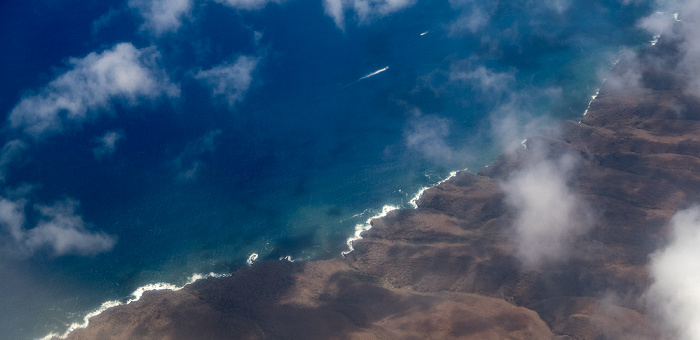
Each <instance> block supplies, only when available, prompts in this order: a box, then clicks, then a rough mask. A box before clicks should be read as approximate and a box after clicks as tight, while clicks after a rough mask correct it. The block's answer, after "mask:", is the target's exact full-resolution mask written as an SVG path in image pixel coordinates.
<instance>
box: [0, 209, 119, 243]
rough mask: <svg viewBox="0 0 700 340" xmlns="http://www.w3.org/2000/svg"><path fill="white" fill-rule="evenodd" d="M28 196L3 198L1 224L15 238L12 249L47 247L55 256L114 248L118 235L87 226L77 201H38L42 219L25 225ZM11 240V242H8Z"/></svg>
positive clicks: (0, 212) (0, 211) (0, 213)
mask: <svg viewBox="0 0 700 340" xmlns="http://www.w3.org/2000/svg"><path fill="white" fill-rule="evenodd" d="M26 204H27V200H26V199H17V200H10V199H7V198H0V227H2V230H3V232H4V234H6V235H9V236H10V237H11V239H12V242H9V244H11V247H12V250H13V251H15V252H18V253H20V254H22V255H29V256H31V255H32V254H34V253H36V252H38V251H48V252H49V253H50V254H51V255H53V256H64V255H95V254H98V253H102V252H106V251H109V250H111V249H112V248H113V247H114V244H115V243H116V238H115V237H113V236H110V235H107V234H105V233H103V232H94V231H90V230H88V228H87V226H86V224H85V222H84V221H83V218H82V217H81V216H80V215H78V214H77V213H76V210H77V208H78V205H79V204H78V202H77V201H75V200H72V199H65V200H62V201H58V202H55V203H54V204H52V205H35V206H34V210H35V211H36V212H37V213H38V217H39V221H38V222H37V224H36V225H35V226H34V227H33V228H31V229H26V224H27V215H26V212H25V206H26ZM5 243H6V244H8V242H5Z"/></svg>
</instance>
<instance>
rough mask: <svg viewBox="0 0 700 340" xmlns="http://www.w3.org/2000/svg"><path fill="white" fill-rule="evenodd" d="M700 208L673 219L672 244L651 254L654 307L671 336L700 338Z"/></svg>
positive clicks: (650, 295)
mask: <svg viewBox="0 0 700 340" xmlns="http://www.w3.org/2000/svg"><path fill="white" fill-rule="evenodd" d="M698 259H700V207H697V206H695V207H692V208H689V209H686V210H682V211H679V212H677V213H676V214H675V215H674V216H673V218H672V219H671V235H670V242H669V244H668V245H667V246H666V247H665V248H664V249H662V250H660V251H658V252H656V253H655V254H653V255H652V257H651V263H650V267H649V269H650V272H651V275H652V277H653V280H654V282H653V284H652V285H651V287H650V288H649V291H648V292H647V301H648V302H649V304H650V308H649V309H650V310H651V311H652V312H656V313H658V316H659V317H660V318H661V319H662V320H663V322H664V326H665V327H666V328H667V331H669V332H671V333H672V336H671V337H670V338H673V339H681V340H696V339H700V261H698Z"/></svg>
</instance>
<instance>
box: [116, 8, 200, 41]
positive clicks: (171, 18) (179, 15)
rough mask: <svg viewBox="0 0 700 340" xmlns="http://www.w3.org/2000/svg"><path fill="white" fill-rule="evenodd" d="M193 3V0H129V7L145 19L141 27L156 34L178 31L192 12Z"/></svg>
mask: <svg viewBox="0 0 700 340" xmlns="http://www.w3.org/2000/svg"><path fill="white" fill-rule="evenodd" d="M192 4H193V0H129V7H131V8H134V9H136V10H137V11H138V12H139V14H140V15H141V17H143V19H144V23H143V25H142V26H141V29H143V30H147V31H149V32H150V33H151V34H152V35H154V36H160V35H162V34H163V33H167V32H175V31H177V30H178V29H179V28H180V26H182V19H183V18H184V17H186V16H188V15H190V13H191V12H192Z"/></svg>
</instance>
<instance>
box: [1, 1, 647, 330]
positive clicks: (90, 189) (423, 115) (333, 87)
mask: <svg viewBox="0 0 700 340" xmlns="http://www.w3.org/2000/svg"><path fill="white" fill-rule="evenodd" d="M161 2H163V3H166V1H158V0H153V1H142V2H141V3H161ZM134 3H137V2H135V1H132V2H131V3H130V2H127V1H116V0H114V1H100V2H94V3H91V2H84V1H77V0H66V1H61V2H56V1H32V2H27V1H18V0H7V1H3V2H2V3H1V4H0V43H1V44H2V46H3V47H4V48H3V52H2V53H0V74H2V75H3V77H2V79H1V80H0V114H2V115H3V116H2V119H3V122H4V123H3V128H2V129H1V130H0V133H1V134H2V138H3V140H2V142H3V143H7V142H10V141H15V140H19V141H21V142H22V143H23V144H22V145H24V147H23V148H22V149H21V151H19V152H18V153H16V154H15V155H14V156H13V157H11V156H10V153H9V152H5V151H6V150H4V151H3V154H2V158H1V159H0V164H1V165H2V167H3V169H2V173H3V176H4V180H3V182H2V190H1V191H0V193H2V198H3V199H5V200H6V201H7V202H13V203H15V204H19V203H18V202H21V207H22V208H21V209H20V212H21V214H22V216H24V221H23V224H22V225H21V230H22V231H21V234H22V235H24V236H23V237H20V238H16V237H14V236H13V234H12V230H13V229H12V226H11V224H10V223H9V222H8V221H9V218H4V217H3V216H6V215H7V214H9V213H8V212H7V211H3V210H2V209H0V227H1V228H2V229H0V246H1V247H2V249H0V250H1V251H0V254H1V255H2V258H1V259H0V273H2V274H0V334H2V335H0V337H6V338H7V339H28V338H37V337H42V336H44V335H46V334H48V333H50V332H57V333H62V332H63V331H65V329H67V327H68V326H69V325H70V324H71V323H74V322H79V321H80V320H81V319H82V317H83V316H84V315H85V314H86V313H88V312H90V311H92V310H95V309H96V308H98V307H99V306H100V305H101V304H102V303H103V302H105V301H108V300H125V299H126V298H128V296H129V295H130V294H131V293H132V292H133V291H134V290H136V289H137V288H138V287H141V286H144V285H146V284H150V283H155V282H166V283H171V284H175V285H182V284H184V283H185V282H186V281H187V279H188V277H190V276H191V275H192V274H194V273H209V272H214V273H230V272H231V271H233V270H235V269H236V268H237V267H240V266H243V265H246V259H247V258H248V256H249V255H250V254H252V253H257V254H259V259H258V260H267V259H273V260H276V259H279V258H281V257H285V256H291V258H292V259H294V260H310V259H321V258H330V257H337V256H340V254H341V252H342V251H344V250H347V245H346V240H347V239H348V238H349V237H351V236H352V235H353V233H354V230H355V226H356V225H357V224H362V223H364V221H365V220H366V219H367V218H368V217H370V216H373V215H375V214H377V213H378V212H380V211H381V209H382V207H383V206H385V205H392V206H397V207H403V208H410V205H409V200H410V199H411V198H413V197H414V195H415V194H416V193H417V192H418V191H419V190H420V188H422V187H425V186H430V185H434V184H435V183H437V182H438V181H440V180H442V179H444V178H445V177H447V176H448V174H449V172H450V171H453V170H458V169H464V168H468V169H470V170H471V171H475V172H476V171H478V170H479V169H480V168H482V167H483V166H484V165H486V164H488V162H489V161H491V160H492V159H493V158H494V157H495V156H496V155H497V154H499V153H500V152H502V151H503V150H504V148H507V147H509V146H511V145H513V144H514V143H515V144H517V143H519V141H520V140H522V139H523V138H525V137H526V136H527V135H528V134H530V133H534V132H537V131H538V130H539V129H542V128H544V127H545V126H549V125H552V124H556V123H557V122H560V121H562V120H565V119H579V118H580V117H581V115H582V114H583V112H584V110H585V109H586V106H587V105H588V103H589V101H590V99H591V96H592V95H593V94H595V91H596V89H597V88H599V87H600V85H601V83H602V81H603V79H604V77H605V74H606V72H608V71H609V70H610V69H611V67H612V66H613V63H614V62H615V61H616V60H617V58H618V57H619V55H620V53H622V51H623V50H624V49H626V48H629V49H636V48H640V47H642V46H644V45H645V44H647V43H648V41H649V40H651V37H650V36H649V34H648V33H645V32H644V31H642V30H640V29H638V28H637V27H636V22H637V21H638V20H639V19H640V18H642V17H644V16H647V15H649V14H650V13H651V12H652V8H651V4H650V3H645V2H643V1H641V2H634V3H631V4H627V5H625V4H623V3H622V2H621V1H617V0H596V1H586V2H582V1H579V2H576V1H566V0H561V1H544V2H541V3H540V2H534V1H502V2H501V1H488V2H483V3H475V2H470V1H450V2H448V1H417V2H415V3H413V2H407V3H406V6H405V7H403V8H401V9H400V10H396V11H393V12H391V13H384V12H381V11H379V10H377V13H375V14H374V15H373V16H369V17H367V18H366V19H364V20H361V19H359V18H358V17H357V16H356V15H354V14H353V11H352V10H350V9H348V10H347V11H346V19H345V27H344V28H343V29H341V28H339V27H337V26H336V24H335V23H334V21H333V19H332V18H330V17H329V16H328V15H327V14H326V13H325V12H324V7H323V4H322V2H321V1H300V0H288V1H285V2H283V3H281V4H278V3H270V4H267V6H263V7H261V8H259V9H254V10H247V9H235V8H232V7H231V6H228V5H226V4H223V3H219V2H214V1H194V2H193V3H192V7H191V8H190V9H189V10H188V11H187V13H186V14H185V15H183V16H182V17H181V19H182V25H181V26H179V27H178V28H177V29H173V30H171V31H168V32H165V33H161V34H154V33H153V32H151V31H149V30H148V28H147V27H145V28H144V27H143V26H142V24H143V22H144V19H143V18H142V16H141V15H140V14H139V12H138V11H137V10H136V9H134V8H133V7H134V6H135V5H134ZM173 3H174V2H173ZM381 3H382V1H378V2H377V4H381ZM130 4H131V7H130ZM120 43H130V44H131V45H133V46H134V47H135V48H136V49H148V50H149V51H151V52H153V53H156V54H155V55H157V58H155V59H154V60H155V61H154V63H153V64H152V65H155V66H154V67H155V68H157V69H158V72H161V73H162V74H164V75H167V78H168V82H167V84H170V85H172V86H174V87H176V88H177V89H178V90H179V94H171V95H166V94H161V95H156V96H149V95H140V96H139V95H137V96H136V97H134V98H128V97H124V96H119V95H114V96H111V97H109V98H108V99H106V101H104V102H103V103H102V104H101V105H98V106H96V107H89V108H88V109H87V110H86V112H87V113H86V115H87V116H86V117H87V118H85V119H73V120H71V119H69V118H67V117H68V113H67V112H66V111H65V110H63V111H62V110H58V111H57V115H58V116H59V117H62V118H61V119H64V122H65V125H64V127H63V129H62V130H60V131H53V132H50V133H46V134H42V135H40V136H31V135H29V134H27V133H25V132H23V131H22V128H21V127H17V126H12V124H11V122H10V121H9V120H8V119H10V116H11V114H12V112H13V110H15V109H16V108H17V107H18V106H19V105H20V102H21V101H23V100H26V99H27V98H32V97H36V96H37V95H38V94H40V93H41V91H44V90H45V89H47V88H49V87H50V85H49V84H50V83H51V82H52V81H54V80H55V79H57V78H59V77H61V75H64V74H66V73H69V72H70V71H71V70H73V69H75V68H76V67H77V66H76V63H77V61H76V60H82V59H84V58H86V56H88V55H89V54H91V53H95V54H97V55H99V54H101V53H103V52H105V51H110V50H112V49H113V48H114V47H115V46H116V45H117V44H120ZM149 53H150V52H149ZM240 56H248V57H251V58H253V59H255V61H256V63H255V68H254V70H253V71H252V73H250V78H251V82H250V84H248V85H241V86H243V87H245V89H246V91H244V93H241V94H240V96H239V97H236V99H235V100H234V101H233V102H231V101H230V100H229V97H227V94H232V93H234V92H235V90H234V89H232V88H230V87H229V88H227V89H226V91H224V92H223V93H221V94H218V95H216V94H213V93H214V92H212V91H214V90H212V87H211V86H210V85H211V84H209V83H207V82H206V81H203V80H202V77H201V76H198V75H201V74H204V73H201V72H203V71H206V70H211V69H214V68H215V67H217V66H218V65H229V66H230V65H232V64H233V63H235V61H236V60H238V59H237V58H239V57H240ZM72 58H73V59H72ZM149 65H151V64H149ZM386 67H388V68H387V69H385V70H384V71H383V72H380V73H377V74H375V75H372V76H369V77H366V78H363V77H364V76H366V75H369V74H371V73H373V72H375V71H378V70H382V69H384V68H386ZM227 77H229V78H231V77H236V75H231V74H229V75H228V76H227ZM167 84H166V85H167ZM161 85H162V84H161ZM66 91H78V92H79V91H83V92H85V91H86V90H85V89H72V90H66ZM59 93H63V92H59ZM107 132H115V133H116V134H118V135H119V136H122V137H121V138H120V139H118V140H117V142H116V143H115V144H114V149H113V150H112V151H111V152H107V153H104V154H101V155H100V156H98V155H96V151H95V150H96V149H97V148H99V147H100V145H101V144H100V143H101V142H100V137H102V136H103V135H105V133H107ZM67 199H71V200H72V202H79V205H78V206H77V208H76V209H75V211H73V212H72V214H73V215H71V216H80V217H81V218H82V220H83V221H84V222H85V223H86V224H85V226H84V227H75V225H74V224H70V225H69V226H64V227H65V228H78V230H79V231H80V232H82V233H90V232H92V233H95V232H102V233H104V234H105V235H108V237H109V238H110V239H111V240H114V241H116V243H114V244H113V246H110V247H106V248H105V249H101V250H100V251H98V252H96V253H90V254H85V253H80V252H79V251H70V250H69V251H66V252H63V253H61V252H58V251H56V249H57V248H56V244H57V243H56V242H55V240H48V241H47V240H44V243H42V244H40V245H39V246H36V245H34V244H33V243H32V242H31V241H29V240H31V235H32V230H33V229H35V228H38V227H39V226H40V225H41V223H42V221H44V222H45V221H46V220H47V219H49V217H47V215H44V216H43V217H42V215H41V207H42V206H43V207H47V206H54V207H55V206H56V205H57V204H58V203H57V202H66V200H67ZM8 216H9V215H8ZM72 221H74V220H72ZM81 228H82V229H81ZM53 235H54V236H56V235H57V234H53ZM67 237H70V235H69V236H67ZM72 240H73V241H75V239H72ZM73 241H71V240H68V241H65V242H68V243H70V242H73ZM76 242H77V241H76Z"/></svg>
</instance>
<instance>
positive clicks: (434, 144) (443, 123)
mask: <svg viewBox="0 0 700 340" xmlns="http://www.w3.org/2000/svg"><path fill="white" fill-rule="evenodd" d="M449 135H450V122H449V120H447V119H445V118H440V117H436V116H420V115H417V116H416V117H414V118H413V119H411V120H410V121H409V126H408V128H407V129H406V130H405V131H404V134H403V136H404V141H405V143H406V146H407V147H408V148H409V149H410V150H413V151H416V152H418V153H419V154H420V155H421V156H422V157H423V158H425V159H428V160H430V161H431V162H434V163H437V164H442V165H445V166H451V165H453V164H462V163H463V162H464V160H465V159H466V158H467V155H466V153H464V152H459V151H456V150H455V149H453V148H452V147H451V146H450V145H449V144H448V143H447V140H446V138H447V137H448V136H449Z"/></svg>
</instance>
